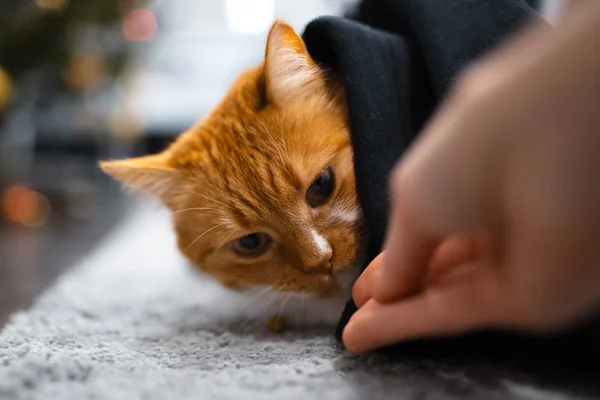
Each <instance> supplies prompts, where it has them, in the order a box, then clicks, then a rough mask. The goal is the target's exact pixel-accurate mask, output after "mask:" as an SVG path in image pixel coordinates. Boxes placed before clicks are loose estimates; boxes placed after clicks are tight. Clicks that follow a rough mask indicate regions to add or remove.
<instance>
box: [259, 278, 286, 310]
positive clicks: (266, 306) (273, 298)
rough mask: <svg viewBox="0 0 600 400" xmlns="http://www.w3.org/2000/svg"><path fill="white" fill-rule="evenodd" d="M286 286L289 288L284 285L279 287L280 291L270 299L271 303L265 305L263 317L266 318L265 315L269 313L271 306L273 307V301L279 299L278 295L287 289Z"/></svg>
mask: <svg viewBox="0 0 600 400" xmlns="http://www.w3.org/2000/svg"><path fill="white" fill-rule="evenodd" d="M286 286H287V285H283V286H281V287H279V288H278V289H277V290H276V291H275V293H273V295H272V296H271V298H270V299H269V301H268V302H267V305H265V309H264V311H263V314H262V315H263V317H264V316H265V315H266V314H267V313H268V312H269V306H270V305H271V303H272V302H273V300H275V298H276V297H277V295H278V294H279V293H281V291H282V290H283V289H285V287H286Z"/></svg>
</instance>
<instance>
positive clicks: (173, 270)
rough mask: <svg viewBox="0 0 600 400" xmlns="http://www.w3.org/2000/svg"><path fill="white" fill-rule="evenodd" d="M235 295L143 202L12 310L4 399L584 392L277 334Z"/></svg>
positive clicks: (491, 369)
mask: <svg viewBox="0 0 600 400" xmlns="http://www.w3.org/2000/svg"><path fill="white" fill-rule="evenodd" d="M228 296H229V297H228ZM231 296H233V295H230V294H228V293H226V292H225V291H224V290H222V289H220V288H219V287H218V286H216V285H215V284H213V283H211V282H210V281H207V280H206V279H203V278H202V277H200V276H199V275H198V274H196V273H194V272H193V271H192V270H191V269H190V268H189V267H188V266H187V265H186V264H185V262H184V261H183V260H182V258H181V256H180V255H179V254H178V253H177V251H176V249H175V244H174V237H173V235H172V232H171V228H170V224H169V221H168V215H167V214H166V213H165V212H160V211H157V210H155V209H148V208H140V209H138V210H137V211H136V212H135V213H133V214H132V215H131V216H130V217H129V218H128V219H127V220H126V221H123V223H122V224H121V226H120V227H119V228H118V229H117V231H116V232H115V233H114V234H112V235H111V236H110V237H109V238H108V239H107V240H106V241H105V242H104V243H102V244H101V245H100V246H99V247H98V248H97V249H96V251H94V252H93V253H92V254H90V255H89V257H88V258H87V259H86V260H85V261H83V262H82V263H80V265H76V266H74V267H73V268H72V269H71V270H70V272H68V273H67V274H66V275H65V276H63V277H62V279H60V280H59V281H58V282H57V283H56V284H55V285H54V286H53V287H51V288H50V289H48V290H47V291H46V293H45V294H44V295H42V296H41V297H40V298H39V299H38V301H37V302H36V304H35V305H34V306H33V307H32V308H31V309H30V310H29V311H26V312H22V313H18V314H16V315H14V316H13V318H12V320H11V322H10V323H9V324H8V325H7V326H6V327H5V329H4V330H3V332H2V333H1V335H0V399H32V400H33V399H44V400H46V399H65V400H67V399H68V400H70V399H73V400H75V399H77V400H85V399H127V400H132V399H159V400H165V399H169V400H171V399H199V398H206V399H213V398H214V399H246V398H248V399H286V400H289V399H303V400H306V399H312V398H318V399H338V398H339V399H361V398H364V399H367V398H368V399H378V398H381V399H383V398H397V399H400V398H401V399H442V398H443V399H448V398H449V399H453V398H456V399H465V398H473V399H505V398H517V399H549V400H554V399H566V398H584V397H577V396H575V395H574V394H573V393H571V394H570V395H567V394H564V392H563V391H560V390H557V389H556V388H555V387H552V385H550V386H547V385H546V386H542V387H539V386H536V385H535V384H534V383H533V381H531V380H530V379H529V378H527V377H526V376H523V375H519V374H517V373H514V371H511V370H510V369H507V368H506V367H502V366H493V365H472V364H468V363H466V364H458V365H457V364H452V363H443V362H438V361H433V360H418V359H417V360H415V359H411V360H402V359H391V358H389V357H385V356H381V355H370V356H361V357H357V356H352V355H349V354H347V353H346V352H345V351H344V350H343V349H341V348H340V347H339V346H338V344H337V343H336V342H335V341H334V339H333V336H332V330H331V329H321V330H319V329H312V330H304V331H296V332H289V333H286V334H284V335H280V336H277V335H271V334H268V333H266V332H264V331H263V330H262V329H261V328H260V327H256V326H253V325H252V324H247V323H244V324H239V323H235V322H231V318H232V315H235V313H236V312H238V313H240V312H241V313H244V311H243V307H240V306H241V305H244V304H248V302H247V300H243V299H240V298H233V297H235V296H233V297H231ZM225 305H227V308H228V310H225V309H224V308H226V307H225ZM228 321H229V322H228ZM563 390H566V389H563Z"/></svg>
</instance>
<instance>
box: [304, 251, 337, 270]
mask: <svg viewBox="0 0 600 400" xmlns="http://www.w3.org/2000/svg"><path fill="white" fill-rule="evenodd" d="M332 255H333V252H332V251H329V252H327V253H325V254H323V257H322V258H321V260H319V261H318V262H317V263H314V264H310V265H308V266H307V267H306V272H312V273H316V274H329V273H331V270H332V265H331V256H332Z"/></svg>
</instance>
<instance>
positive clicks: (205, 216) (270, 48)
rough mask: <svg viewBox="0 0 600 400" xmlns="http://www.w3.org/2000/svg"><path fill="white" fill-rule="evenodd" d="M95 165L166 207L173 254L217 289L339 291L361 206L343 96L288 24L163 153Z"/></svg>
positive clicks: (352, 253)
mask: <svg viewBox="0 0 600 400" xmlns="http://www.w3.org/2000/svg"><path fill="white" fill-rule="evenodd" d="M101 167H102V169H103V170H104V171H105V172H106V173H108V174H109V175H111V176H113V177H114V178H116V179H117V180H119V181H121V182H122V183H123V184H124V185H125V186H127V187H130V188H133V189H137V190H142V191H145V192H148V193H151V194H153V195H155V196H157V197H158V198H160V199H161V200H162V202H163V203H164V204H165V205H166V206H167V207H168V208H170V209H171V210H172V212H173V214H172V216H173V220H174V227H175V230H176V233H177V237H178V246H179V248H180V250H181V251H182V252H183V253H184V254H185V255H186V256H187V257H188V258H189V259H191V260H192V262H193V263H194V264H195V265H196V266H197V267H198V268H200V269H202V270H203V271H205V272H206V273H208V274H210V275H212V276H213V277H214V278H216V279H217V280H219V281H220V282H221V283H222V284H224V285H226V286H228V287H231V288H236V289H244V288H246V287H249V286H252V285H271V286H274V287H275V288H277V289H278V290H281V291H289V292H303V293H317V294H320V295H325V296H329V295H332V294H334V293H336V292H339V289H340V287H339V282H338V281H339V279H340V277H341V276H343V275H344V273H349V272H350V271H351V269H353V267H354V265H355V262H356V257H357V247H358V243H357V241H358V234H357V232H358V230H359V226H360V210H359V206H358V202H357V198H356V189H355V182H354V173H353V154H352V148H351V145H350V136H349V132H348V123H347V112H346V105H345V99H344V94H343V91H342V90H341V89H340V88H339V87H336V85H335V84H334V83H333V82H332V81H330V80H329V79H328V78H327V76H326V74H325V73H324V71H323V70H321V68H320V67H319V66H318V65H317V64H316V63H315V62H314V61H313V60H312V59H311V57H310V55H309V54H308V52H307V50H306V47H305V45H304V42H303V41H302V38H301V37H300V36H298V35H297V34H296V32H294V30H293V29H292V28H291V27H290V26H289V25H287V24H286V23H284V22H281V21H278V22H275V24H274V25H273V27H272V28H271V30H270V32H269V35H268V39H267V47H266V52H265V60H264V63H262V64H261V65H260V66H258V67H256V68H253V69H250V70H248V71H246V72H244V73H242V74H241V76H239V77H238V79H237V80H236V81H235V83H234V84H233V85H232V87H231V88H230V90H229V91H228V93H227V94H226V96H225V98H224V99H223V100H222V101H221V103H220V104H219V105H217V106H216V107H215V108H214V109H213V110H212V111H211V112H210V113H209V115H208V116H207V117H205V118H204V119H203V120H202V121H200V122H199V123H198V124H197V125H196V126H194V127H192V128H191V129H189V130H188V131H187V132H185V133H183V134H182V135H180V136H179V137H178V138H177V140H176V141H175V142H174V143H173V144H172V145H171V146H170V147H169V148H167V149H166V150H164V151H163V152H162V153H160V154H156V155H150V156H145V157H141V158H135V159H128V160H120V161H108V162H102V163H101Z"/></svg>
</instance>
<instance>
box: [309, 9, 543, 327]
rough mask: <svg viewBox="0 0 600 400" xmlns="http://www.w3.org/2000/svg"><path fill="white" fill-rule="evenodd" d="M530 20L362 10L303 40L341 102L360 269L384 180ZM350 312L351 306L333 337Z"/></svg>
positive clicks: (459, 12)
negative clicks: (336, 84)
mask: <svg viewBox="0 0 600 400" xmlns="http://www.w3.org/2000/svg"><path fill="white" fill-rule="evenodd" d="M538 18H539V17H538V15H537V13H536V12H535V10H534V9H533V8H531V7H530V6H529V5H528V4H527V2H526V1H525V0H452V1H451V0H366V1H364V2H363V3H361V4H360V5H359V6H358V8H357V11H356V12H355V13H354V14H353V15H352V17H351V18H339V17H321V18H318V19H316V20H314V21H312V22H311V23H310V24H309V25H308V26H307V27H306V30H305V32H304V34H303V38H304V40H305V42H306V45H307V48H308V50H309V52H310V54H311V56H312V57H313V58H314V59H315V60H316V61H317V62H319V63H320V64H322V65H324V66H325V67H327V68H328V69H332V70H335V71H336V72H337V74H338V76H339V77H340V79H341V81H342V84H343V85H344V87H345V89H346V92H347V99H348V110H349V120H350V128H351V136H352V144H353V148H354V162H355V174H356V185H357V191H358V198H359V201H360V203H361V206H362V209H363V214H364V217H365V224H366V229H367V231H368V236H369V240H368V244H367V249H366V253H367V254H366V256H367V257H366V264H365V265H364V266H363V267H365V266H366V265H367V264H368V262H370V261H371V260H372V259H373V258H374V257H375V256H376V255H377V254H378V253H379V252H380V250H381V247H382V244H383V240H384V235H385V230H386V225H387V224H386V222H387V215H388V187H387V186H388V185H387V184H388V179H389V174H390V172H391V170H392V168H393V166H394V165H395V163H396V162H397V161H398V159H399V158H400V157H401V156H402V154H403V153H404V152H405V151H406V149H407V148H408V146H409V145H410V143H411V142H412V141H413V139H414V138H415V137H416V136H417V134H418V132H419V131H420V130H421V129H422V127H423V125H424V124H425V123H426V121H427V119H428V118H429V117H430V115H431V114H432V112H433V111H434V109H435V107H436V106H437V105H438V104H439V103H440V102H441V101H442V100H443V99H444V97H445V96H446V94H447V93H448V92H449V91H450V90H451V88H452V85H453V83H454V82H455V81H456V79H457V77H458V76H459V75H460V73H461V72H462V71H463V70H464V69H465V68H466V67H468V66H469V65H470V64H471V63H472V62H473V61H475V60H476V59H477V58H479V57H481V56H482V55H483V54H484V53H486V52H487V51H489V50H490V49H492V48H494V47H495V46H497V45H498V44H499V43H501V42H503V41H504V40H506V39H507V38H508V37H510V36H511V35H512V34H514V33H515V32H516V31H517V30H518V29H519V28H520V27H522V26H523V25H524V24H525V23H526V22H527V21H530V20H532V19H538ZM355 310H356V307H355V305H354V304H353V302H352V300H350V301H349V302H348V305H347V307H346V309H345V310H344V313H343V315H342V317H341V320H340V324H339V326H338V329H337V332H336V337H337V338H338V339H339V338H340V337H341V332H342V330H343V327H344V326H345V324H346V323H347V321H348V319H349V318H350V317H351V316H352V314H353V313H354V311H355Z"/></svg>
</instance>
